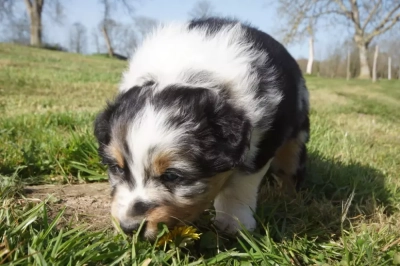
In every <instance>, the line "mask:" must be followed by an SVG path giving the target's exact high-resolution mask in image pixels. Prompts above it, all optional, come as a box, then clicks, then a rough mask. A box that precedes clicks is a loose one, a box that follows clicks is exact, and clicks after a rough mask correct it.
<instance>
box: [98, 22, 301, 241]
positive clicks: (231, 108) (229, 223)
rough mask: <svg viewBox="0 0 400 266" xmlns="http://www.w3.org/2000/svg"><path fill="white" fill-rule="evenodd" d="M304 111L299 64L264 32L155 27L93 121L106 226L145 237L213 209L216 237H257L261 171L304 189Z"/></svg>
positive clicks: (206, 25) (201, 25)
mask: <svg viewBox="0 0 400 266" xmlns="http://www.w3.org/2000/svg"><path fill="white" fill-rule="evenodd" d="M308 112H309V99H308V91H307V88H306V85H305V81H304V79H303V76H302V73H301V70H300V68H299V66H298V64H297V63H296V61H295V60H294V59H293V57H292V56H291V55H290V54H289V53H288V51H287V50H286V49H285V48H284V47H283V46H282V45H281V44H280V43H278V42H277V41H276V40H274V39H273V38H272V37H271V36H269V35H268V34H266V33H264V32H262V31H260V30H258V29H256V28H254V27H252V26H249V25H246V24H243V23H240V22H239V21H235V20H230V19H222V18H208V19H201V20H194V21H190V22H188V23H182V24H173V23H172V24H167V25H162V26H159V27H158V28H156V29H155V30H154V31H153V32H152V33H151V34H149V35H148V36H147V38H145V40H144V41H143V43H142V44H141V45H140V46H139V47H137V48H136V51H135V52H134V54H133V56H132V58H131V59H130V62H129V68H128V69H127V70H126V71H125V73H124V74H123V78H122V81H121V84H120V87H119V93H118V95H117V97H116V99H115V100H114V101H113V102H112V103H109V104H108V105H107V107H106V108H105V109H104V110H103V111H102V112H101V113H100V114H99V115H98V117H97V119H96V121H95V136H96V138H97V139H98V142H99V154H100V156H101V157H102V161H103V163H104V164H106V165H108V174H109V181H110V184H111V187H112V197H113V200H112V208H111V213H112V216H113V217H114V218H115V219H116V220H117V221H118V222H119V224H120V227H121V228H122V229H123V230H124V231H125V232H127V233H129V232H132V231H134V230H136V229H137V228H138V226H139V224H141V222H142V221H143V220H144V221H145V223H144V227H143V231H142V232H144V236H145V237H147V238H149V239H152V238H154V237H155V236H156V234H157V224H158V223H160V222H163V223H165V224H166V225H168V226H170V227H173V226H175V225H177V224H178V223H185V222H192V221H194V220H195V219H196V218H197V217H198V216H199V214H201V213H202V212H203V211H204V210H205V209H207V208H208V207H210V203H212V202H213V204H214V207H215V212H216V216H215V224H216V225H217V227H219V228H220V229H221V230H224V231H226V232H228V233H235V232H236V231H237V230H239V229H240V228H241V226H244V227H245V228H247V229H248V230H252V229H254V228H255V226H256V221H255V218H254V217H253V212H254V211H255V209H256V204H257V193H258V188H259V185H260V183H261V180H262V178H263V177H264V176H265V175H266V173H267V170H268V169H269V168H270V170H271V173H272V174H273V176H274V177H275V178H277V179H278V180H279V181H280V183H281V184H282V186H283V187H284V188H286V190H288V191H291V190H295V189H296V187H298V185H299V184H300V182H301V181H302V180H303V177H304V175H305V161H306V146H305V145H306V142H307V141H308V138H309V118H308Z"/></svg>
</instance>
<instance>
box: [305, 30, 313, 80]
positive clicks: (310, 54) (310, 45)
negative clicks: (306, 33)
mask: <svg viewBox="0 0 400 266" xmlns="http://www.w3.org/2000/svg"><path fill="white" fill-rule="evenodd" d="M313 63H314V37H313V36H310V38H309V40H308V62H307V70H306V73H307V74H309V75H311V74H312V67H313Z"/></svg>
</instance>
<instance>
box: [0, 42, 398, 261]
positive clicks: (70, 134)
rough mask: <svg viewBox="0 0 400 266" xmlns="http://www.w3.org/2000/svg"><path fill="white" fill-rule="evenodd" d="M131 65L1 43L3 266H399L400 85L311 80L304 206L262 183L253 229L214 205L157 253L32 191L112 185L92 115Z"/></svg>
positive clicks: (154, 248)
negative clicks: (219, 218)
mask: <svg viewBox="0 0 400 266" xmlns="http://www.w3.org/2000/svg"><path fill="white" fill-rule="evenodd" d="M125 64H126V63H125V62H122V61H118V60H114V59H107V58H101V57H95V56H82V55H75V54H69V53H62V52H55V51H46V50H42V49H36V48H26V47H21V46H13V45H8V44H0V112H1V113H2V115H1V116H0V179H1V180H0V185H1V187H0V198H1V205H0V264H3V265H187V264H190V265H396V264H397V265H400V174H399V173H400V134H399V132H400V81H387V80H381V81H379V82H377V83H375V84H373V83H371V82H370V81H359V80H351V81H346V80H341V79H322V78H318V77H307V84H308V87H309V90H310V95H311V105H312V108H311V123H312V126H311V141H310V143H309V145H308V148H309V161H308V179H307V182H306V183H305V185H304V187H303V188H302V190H301V192H300V193H299V194H298V195H297V198H296V199H288V198H286V197H284V196H281V195H278V194H277V193H274V191H273V189H272V188H270V187H268V185H265V186H264V187H263V188H262V192H261V194H262V196H261V197H260V203H259V208H258V209H257V219H258V222H259V226H258V228H257V230H256V231H255V232H253V233H249V232H246V231H242V232H241V233H240V234H239V235H238V236H235V237H234V236H228V235H222V234H221V233H220V232H218V231H216V230H215V228H214V227H213V225H212V223H211V222H210V219H211V217H212V215H213V213H212V210H209V211H207V212H205V213H204V215H203V217H202V219H201V220H200V221H199V222H197V223H195V224H194V225H193V226H194V227H195V228H197V232H198V233H201V235H200V239H199V240H195V241H186V240H182V239H179V238H176V239H173V241H172V242H170V243H168V244H167V245H163V246H157V245H156V244H153V243H149V242H146V241H143V240H141V239H140V238H139V237H137V235H135V236H133V237H127V236H125V235H123V234H120V233H118V232H116V231H114V230H111V229H110V226H104V228H101V227H100V228H99V227H96V228H95V229H94V228H93V224H96V222H97V220H96V219H92V220H90V219H80V217H78V216H76V217H74V219H72V220H74V221H73V222H70V220H71V217H73V215H71V210H68V208H62V205H63V204H59V200H60V199H59V198H57V196H59V195H57V194H55V195H53V196H49V197H45V198H44V200H42V199H38V198H37V197H32V196H31V195H29V194H27V192H26V191H27V190H25V189H24V187H26V186H28V185H29V186H32V185H39V184H47V185H48V184H77V183H80V184H81V185H80V186H83V187H84V188H88V189H89V188H90V187H91V186H94V185H98V184H97V183H96V182H103V181H106V177H105V169H104V167H102V165H101V164H100V163H99V158H98V157H97V153H96V145H97V144H96V142H95V139H94V136H93V133H92V131H93V129H92V127H93V119H94V116H95V114H96V112H98V111H99V110H100V108H101V107H102V106H103V104H104V103H105V101H106V100H107V99H111V98H112V97H113V96H114V94H115V92H116V89H117V85H118V82H119V78H120V75H121V72H122V71H123V69H124V68H125V67H126V65H125ZM82 184H83V185H82ZM101 185H103V184H101ZM104 185H105V186H107V184H106V183H105V184H104ZM54 206H57V208H56V207H54ZM60 206H61V207H60ZM67 214H68V215H67ZM109 224H110V225H111V220H110V221H109ZM160 229H162V230H161V231H160V237H161V236H162V235H163V234H164V233H165V231H166V229H165V228H160Z"/></svg>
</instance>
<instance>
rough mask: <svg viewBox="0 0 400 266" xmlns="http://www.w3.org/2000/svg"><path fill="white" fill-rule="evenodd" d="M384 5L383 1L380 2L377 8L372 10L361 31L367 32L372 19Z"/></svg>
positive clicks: (376, 5)
mask: <svg viewBox="0 0 400 266" xmlns="http://www.w3.org/2000/svg"><path fill="white" fill-rule="evenodd" d="M381 4H382V0H379V1H378V2H377V3H376V4H375V6H374V7H373V8H372V10H371V12H369V14H368V17H367V18H366V19H365V21H364V23H363V24H364V25H362V27H361V30H362V31H365V28H366V27H367V26H368V23H370V22H371V19H372V18H373V17H374V15H375V14H376V12H377V11H378V8H379V7H380V6H381Z"/></svg>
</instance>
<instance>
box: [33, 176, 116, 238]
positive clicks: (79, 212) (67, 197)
mask: <svg viewBox="0 0 400 266" xmlns="http://www.w3.org/2000/svg"><path fill="white" fill-rule="evenodd" d="M25 194H26V197H28V198H30V199H39V200H46V199H48V204H47V206H48V213H49V216H50V217H54V216H56V215H57V214H58V213H59V211H60V210H61V209H63V208H64V207H65V212H64V215H63V218H62V219H61V221H60V223H59V224H58V226H60V227H61V226H65V225H68V224H70V225H71V226H77V225H89V227H90V229H91V230H102V229H111V228H112V223H111V216H110V206H111V197H110V185H109V184H108V183H90V184H78V185H40V186H28V187H25Z"/></svg>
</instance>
